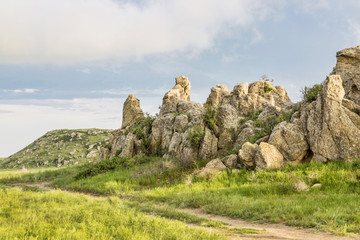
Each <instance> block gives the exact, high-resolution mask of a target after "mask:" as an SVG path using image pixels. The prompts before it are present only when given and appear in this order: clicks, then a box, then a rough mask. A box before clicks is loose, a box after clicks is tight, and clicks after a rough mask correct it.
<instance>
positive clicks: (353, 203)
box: [0, 159, 360, 234]
mask: <svg viewBox="0 0 360 240" xmlns="http://www.w3.org/2000/svg"><path fill="white" fill-rule="evenodd" d="M87 167H89V166H84V167H83V168H82V169H80V168H79V169H76V168H70V169H69V170H66V169H63V170H59V172H62V173H61V174H60V173H56V174H55V172H57V171H55V172H51V173H46V172H42V173H35V174H28V175H25V176H21V177H19V178H13V179H11V181H12V182H14V181H45V180H46V179H55V181H54V183H53V185H54V186H57V187H60V188H67V189H73V190H77V191H86V192H93V193H99V194H104V195H116V196H121V197H124V198H126V199H127V200H128V201H129V202H131V203H132V204H133V205H132V207H135V208H137V209H142V210H140V211H144V212H148V211H153V212H156V214H158V215H159V216H166V217H171V218H174V219H179V220H183V221H186V222H191V221H193V220H191V217H190V218H189V219H190V220H189V219H188V217H186V216H185V217H183V216H182V215H181V214H179V213H177V212H176V211H175V210H176V208H184V207H195V208H198V207H201V208H202V209H204V210H205V211H206V212H208V213H214V214H218V215H224V216H229V217H233V218H241V219H247V220H251V221H257V222H264V223H265V222H266V223H284V224H286V225H291V226H298V227H308V228H316V229H318V230H322V231H327V232H333V233H336V234H348V233H355V234H359V233H360V208H359V207H358V205H359V202H360V160H356V161H352V162H342V161H338V162H329V163H325V164H321V163H310V164H301V165H287V166H285V167H283V168H281V169H273V170H265V171H255V172H250V171H246V170H240V171H239V172H232V171H231V170H228V171H224V172H222V173H220V174H219V175H217V176H216V177H214V178H212V179H211V180H210V181H209V180H207V179H202V178H198V177H196V174H195V173H193V171H194V169H197V167H196V165H193V166H191V167H182V166H181V165H178V164H176V162H175V161H163V160H161V159H153V160H150V161H147V162H145V163H139V164H136V165H134V166H129V167H122V168H119V169H114V170H111V171H108V172H106V173H102V174H98V175H96V176H89V177H85V178H81V179H78V180H76V179H75V178H74V176H75V175H76V171H77V172H79V171H83V170H84V169H87ZM45 175H47V176H45ZM55 175H56V176H55ZM57 175H58V176H59V177H60V178H57ZM11 181H10V182H11ZM1 182H3V183H6V182H9V179H2V180H0V183H1ZM316 183H320V184H321V186H320V187H317V188H311V187H312V186H313V185H314V184H316ZM301 184H302V185H306V186H308V191H300V190H299V187H298V186H299V185H301ZM154 204H156V205H160V206H162V205H164V206H165V207H162V208H158V209H155V208H154V209H153V210H152V207H153V206H154ZM174 211H175V212H174ZM184 219H185V220H184ZM194 221H197V220H194Z"/></svg>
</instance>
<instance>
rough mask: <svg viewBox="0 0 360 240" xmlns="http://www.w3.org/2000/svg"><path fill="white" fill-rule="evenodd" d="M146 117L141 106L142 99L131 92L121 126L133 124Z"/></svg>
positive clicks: (124, 108)
mask: <svg viewBox="0 0 360 240" xmlns="http://www.w3.org/2000/svg"><path fill="white" fill-rule="evenodd" d="M139 118H144V112H143V111H142V110H141V108H140V100H139V99H137V98H136V97H135V96H134V94H130V95H129V96H128V97H127V99H126V101H125V103H124V106H123V120H122V126H121V128H125V127H127V126H130V125H131V124H133V123H134V122H135V121H136V120H137V119H139Z"/></svg>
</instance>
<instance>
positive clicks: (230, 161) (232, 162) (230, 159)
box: [221, 154, 238, 168]
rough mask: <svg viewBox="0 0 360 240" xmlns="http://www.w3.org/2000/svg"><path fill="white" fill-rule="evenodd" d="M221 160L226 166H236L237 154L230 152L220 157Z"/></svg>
mask: <svg viewBox="0 0 360 240" xmlns="http://www.w3.org/2000/svg"><path fill="white" fill-rule="evenodd" d="M221 161H222V162H223V163H224V165H225V166H226V167H227V168H236V167H237V164H238V156H237V155H236V154H231V155H229V156H226V157H224V158H223V159H221Z"/></svg>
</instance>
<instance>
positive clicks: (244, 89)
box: [232, 82, 249, 97]
mask: <svg viewBox="0 0 360 240" xmlns="http://www.w3.org/2000/svg"><path fill="white" fill-rule="evenodd" d="M248 93H249V83H247V82H243V83H240V84H236V85H235V86H234V88H233V91H232V94H233V95H235V96H237V97H242V96H245V95H246V94H248Z"/></svg>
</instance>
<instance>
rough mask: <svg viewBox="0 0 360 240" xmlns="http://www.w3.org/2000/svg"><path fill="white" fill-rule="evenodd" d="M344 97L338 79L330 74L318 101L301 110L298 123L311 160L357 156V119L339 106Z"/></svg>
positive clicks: (359, 125)
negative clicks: (311, 156)
mask: <svg viewBox="0 0 360 240" xmlns="http://www.w3.org/2000/svg"><path fill="white" fill-rule="evenodd" d="M344 96H345V90H344V88H343V86H342V80H341V77H340V76H339V75H330V76H328V77H327V79H326V80H325V82H324V83H323V90H322V92H321V93H319V94H318V98H317V100H316V101H314V102H312V103H310V104H305V105H304V106H303V107H302V110H301V117H300V122H301V124H302V127H303V131H304V133H305V136H306V139H307V141H308V143H309V146H310V149H311V151H312V153H313V155H314V156H313V158H312V160H313V161H327V160H340V159H343V160H348V159H353V158H358V157H360V116H359V115H358V114H356V113H354V112H352V111H351V110H349V109H348V108H346V107H344V106H343V105H342V101H343V98H344ZM354 104H355V103H354Z"/></svg>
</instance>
